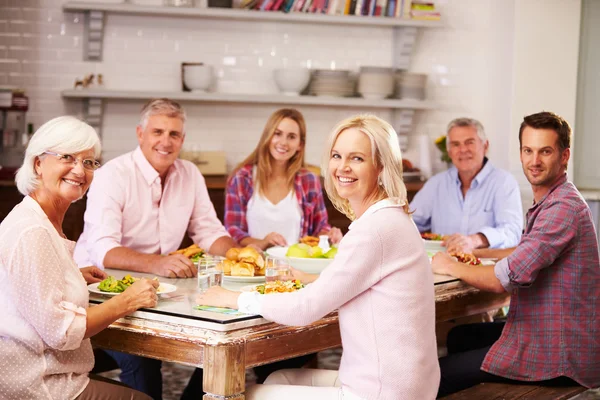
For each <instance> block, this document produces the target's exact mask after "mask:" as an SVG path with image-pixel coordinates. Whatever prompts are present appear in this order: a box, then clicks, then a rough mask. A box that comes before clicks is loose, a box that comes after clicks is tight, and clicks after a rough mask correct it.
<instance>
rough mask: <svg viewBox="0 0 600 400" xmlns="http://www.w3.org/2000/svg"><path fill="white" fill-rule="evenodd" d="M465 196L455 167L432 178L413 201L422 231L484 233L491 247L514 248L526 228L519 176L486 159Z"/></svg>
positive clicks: (414, 218)
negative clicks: (499, 167) (517, 179)
mask: <svg viewBox="0 0 600 400" xmlns="http://www.w3.org/2000/svg"><path fill="white" fill-rule="evenodd" d="M484 162H485V165H484V167H483V168H482V169H481V171H479V173H478V174H477V176H476V177H475V179H474V180H473V182H472V183H471V187H470V188H469V190H468V191H467V195H466V196H465V197H464V198H463V195H462V191H461V183H460V179H459V177H458V170H457V169H456V168H455V167H454V166H453V167H451V168H450V169H449V170H448V171H445V172H442V173H440V174H437V175H435V176H433V177H432V178H431V179H429V180H428V181H427V182H426V183H425V185H424V186H423V188H422V189H421V190H420V191H419V192H418V193H417V194H416V195H415V198H414V199H413V201H412V202H411V203H410V210H411V211H414V213H413V214H412V216H413V220H414V221H415V224H416V225H417V227H418V228H419V231H421V232H426V231H431V232H433V233H439V234H442V235H451V234H453V233H460V234H463V235H472V234H475V233H482V234H484V235H485V237H486V238H487V240H488V242H489V243H490V247H491V248H507V247H514V246H516V245H517V244H518V243H519V240H520V239H521V232H522V231H523V206H522V204H521V192H520V191H519V185H518V183H517V181H516V179H515V178H514V177H513V176H512V175H511V174H510V173H509V172H507V171H504V170H501V169H498V168H495V167H494V166H493V165H492V163H491V162H490V161H488V160H487V158H486V159H485V161H484Z"/></svg>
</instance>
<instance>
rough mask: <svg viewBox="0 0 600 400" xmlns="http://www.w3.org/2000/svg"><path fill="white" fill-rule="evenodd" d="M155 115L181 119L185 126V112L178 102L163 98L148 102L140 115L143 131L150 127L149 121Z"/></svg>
mask: <svg viewBox="0 0 600 400" xmlns="http://www.w3.org/2000/svg"><path fill="white" fill-rule="evenodd" d="M153 115H166V116H168V117H170V118H179V119H181V122H183V125H184V126H185V120H186V115H185V110H184V109H183V107H182V106H181V105H180V104H179V103H178V102H176V101H174V100H171V99H166V98H162V99H151V100H150V101H148V102H147V103H146V104H145V105H144V107H142V111H141V113H140V123H139V125H140V126H141V127H142V130H144V129H146V126H147V125H148V119H150V117H151V116H153Z"/></svg>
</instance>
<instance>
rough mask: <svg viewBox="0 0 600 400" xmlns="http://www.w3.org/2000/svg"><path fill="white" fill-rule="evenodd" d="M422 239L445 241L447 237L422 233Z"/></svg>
mask: <svg viewBox="0 0 600 400" xmlns="http://www.w3.org/2000/svg"><path fill="white" fill-rule="evenodd" d="M421 237H422V238H423V239H425V240H444V239H446V237H447V235H440V234H439V233H432V232H425V233H421Z"/></svg>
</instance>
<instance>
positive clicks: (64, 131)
mask: <svg viewBox="0 0 600 400" xmlns="http://www.w3.org/2000/svg"><path fill="white" fill-rule="evenodd" d="M89 149H94V157H96V158H100V154H101V152H102V149H101V146H100V139H99V138H98V134H97V133H96V131H95V130H94V128H92V127H91V126H89V125H88V124H86V123H85V122H83V121H81V120H79V119H77V118H75V117H71V116H62V117H57V118H54V119H51V120H50V121H48V122H46V123H45V124H44V125H42V126H40V128H39V129H38V130H37V131H36V132H35V134H34V135H33V136H32V137H31V140H30V141H29V144H28V145H27V149H26V150H25V158H24V160H23V165H21V168H19V170H18V171H17V176H16V178H15V182H16V183H17V188H18V189H19V192H21V193H22V194H23V195H25V196H26V195H28V194H30V193H31V192H33V191H34V190H35V189H36V188H37V187H38V184H39V181H38V175H37V173H36V172H35V168H34V164H35V160H36V158H37V157H39V156H41V155H43V154H44V152H46V151H53V152H56V153H61V154H75V153H79V152H82V151H85V150H89Z"/></svg>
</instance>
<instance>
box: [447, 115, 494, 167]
mask: <svg viewBox="0 0 600 400" xmlns="http://www.w3.org/2000/svg"><path fill="white" fill-rule="evenodd" d="M447 140H448V155H449V156H450V158H451V159H452V164H454V166H455V167H456V169H457V170H458V172H459V173H460V174H470V175H476V174H477V172H479V170H480V169H481V168H482V167H483V158H484V157H485V153H486V151H487V149H488V142H487V141H485V142H484V141H483V140H481V139H480V138H479V136H478V135H477V129H476V128H475V127H473V126H455V127H454V128H452V129H451V130H450V132H448V138H447Z"/></svg>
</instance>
